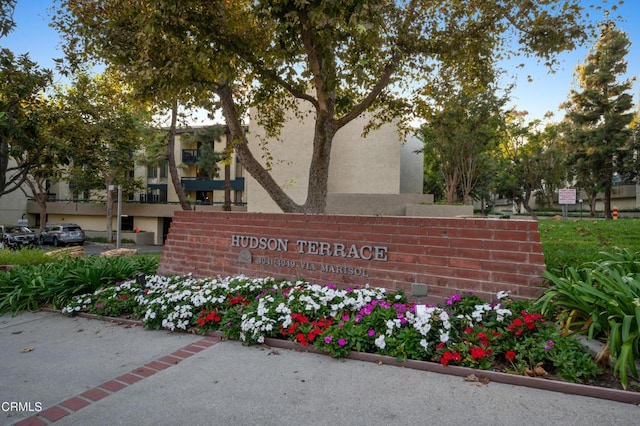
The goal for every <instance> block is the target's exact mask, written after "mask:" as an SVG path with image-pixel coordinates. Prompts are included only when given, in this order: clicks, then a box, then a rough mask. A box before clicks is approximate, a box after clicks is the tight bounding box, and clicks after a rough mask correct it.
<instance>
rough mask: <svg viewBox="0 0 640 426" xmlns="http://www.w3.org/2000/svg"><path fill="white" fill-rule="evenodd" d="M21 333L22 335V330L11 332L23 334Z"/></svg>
mask: <svg viewBox="0 0 640 426" xmlns="http://www.w3.org/2000/svg"><path fill="white" fill-rule="evenodd" d="M21 333H22V330H19V331H13V332H11V334H21Z"/></svg>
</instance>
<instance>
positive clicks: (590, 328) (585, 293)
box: [536, 250, 640, 388]
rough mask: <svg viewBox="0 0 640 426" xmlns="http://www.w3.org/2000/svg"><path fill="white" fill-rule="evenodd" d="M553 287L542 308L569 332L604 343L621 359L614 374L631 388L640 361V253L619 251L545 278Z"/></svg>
mask: <svg viewBox="0 0 640 426" xmlns="http://www.w3.org/2000/svg"><path fill="white" fill-rule="evenodd" d="M545 277H546V278H547V279H548V280H549V282H550V283H551V288H550V289H548V290H547V291H546V292H545V294H544V295H543V296H541V297H540V298H539V299H538V300H537V302H536V304H537V306H539V307H540V309H541V311H542V312H543V313H553V314H556V315H557V317H558V320H559V322H560V323H561V324H562V326H563V328H564V330H565V332H566V333H575V332H585V331H586V334H587V336H588V338H589V339H593V338H603V339H604V340H606V346H605V348H604V349H603V353H604V352H606V351H609V352H610V353H611V355H612V356H613V357H614V358H615V359H616V362H615V364H614V372H615V373H616V374H617V375H618V376H619V377H620V382H621V383H622V386H623V387H624V388H626V387H627V382H628V380H627V374H628V372H630V373H631V374H632V375H633V376H634V377H636V378H638V371H637V369H636V361H637V360H639V359H640V253H634V252H632V251H631V250H617V251H615V252H608V253H601V254H600V257H599V259H596V260H595V261H594V262H588V263H585V264H583V265H582V266H580V267H578V268H573V267H571V268H565V269H564V271H562V272H560V271H555V272H549V271H547V272H546V273H545Z"/></svg>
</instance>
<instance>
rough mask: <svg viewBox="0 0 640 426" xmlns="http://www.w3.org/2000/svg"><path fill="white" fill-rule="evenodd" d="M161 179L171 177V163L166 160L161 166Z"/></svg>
mask: <svg viewBox="0 0 640 426" xmlns="http://www.w3.org/2000/svg"><path fill="white" fill-rule="evenodd" d="M160 177H161V178H167V177H169V162H168V161H166V160H165V161H163V162H162V164H160Z"/></svg>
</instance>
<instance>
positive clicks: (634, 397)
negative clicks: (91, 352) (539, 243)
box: [15, 309, 640, 426]
mask: <svg viewBox="0 0 640 426" xmlns="http://www.w3.org/2000/svg"><path fill="white" fill-rule="evenodd" d="M42 310H43V311H48V312H54V313H60V311H57V310H53V309H42ZM78 316H80V317H83V318H88V319H98V320H103V321H108V322H112V323H116V324H121V325H136V326H143V325H144V324H143V322H142V321H139V320H131V319H121V318H112V317H101V316H98V315H93V314H86V313H80V314H78ZM223 340H225V336H224V334H223V333H222V332H220V331H209V332H207V333H206V334H205V337H204V338H203V339H202V340H200V341H198V342H195V343H191V344H189V345H187V346H185V347H183V348H181V349H178V350H177V351H175V352H173V353H171V354H169V355H166V356H163V357H161V358H158V359H157V360H154V361H151V362H149V363H147V364H145V365H143V366H141V367H138V368H136V369H134V370H132V371H131V372H129V373H126V374H123V375H121V376H118V377H116V378H115V379H113V380H110V381H107V382H105V383H103V384H101V385H99V386H97V387H95V388H92V389H89V390H87V391H85V392H83V393H81V394H80V395H77V396H74V397H72V398H69V399H67V400H65V401H62V402H60V403H59V404H57V405H55V406H53V407H50V408H47V409H45V410H43V411H41V412H40V413H38V414H37V415H34V416H31V417H28V418H26V419H24V420H22V421H20V422H17V423H15V425H16V426H27V425H29V426H31V425H47V424H50V423H53V422H55V421H57V420H59V419H61V418H62V417H64V416H67V415H68V414H70V413H72V412H74V411H78V410H81V409H82V408H84V407H86V406H88V405H90V404H91V403H93V402H95V401H98V400H100V399H102V398H105V397H107V396H109V395H110V394H112V393H114V392H117V391H119V390H121V389H124V388H125V387H127V386H130V385H133V384H135V383H136V382H138V381H140V380H143V379H145V378H146V377H149V376H151V375H153V374H156V373H157V372H159V371H162V370H164V369H166V368H170V367H171V366H173V365H175V364H177V363H179V362H180V361H182V360H183V359H186V358H189V357H190V356H192V355H194V354H196V353H198V352H200V351H202V350H204V349H206V348H208V347H210V346H213V345H215V344H216V343H219V342H221V341H223ZM264 344H265V345H268V346H270V347H275V348H280V349H289V350H295V351H298V352H310V353H316V354H321V355H327V356H328V354H327V353H325V352H322V351H319V350H317V349H315V348H313V347H309V346H302V345H300V344H299V343H296V342H291V341H288V340H282V339H274V338H266V339H265V341H264ZM348 358H349V359H353V360H357V361H365V362H375V363H378V364H387V365H393V366H399V367H404V368H412V369H415V370H421V371H428V372H433V373H439V374H448V375H453V376H459V377H469V376H470V375H472V374H473V375H475V376H476V377H478V378H482V377H484V378H486V379H488V380H489V381H492V382H496V383H504V384H511V385H516V386H526V387H531V388H536V389H541V390H547V391H552V392H561V393H565V394H571V395H579V396H588V397H592V398H599V399H606V400H611V401H617V402H622V403H628V404H635V405H638V404H640V392H631V391H624V390H617V389H607V388H600V387H597V386H588V385H580V384H575V383H567V382H559V381H554V380H548V379H544V378H535V377H526V376H517V375H514V374H507V373H500V372H496V371H487V370H475V369H473V368H468V367H457V366H446V367H445V366H442V365H440V364H438V363H434V362H426V361H416V360H405V361H398V360H396V359H395V358H393V357H389V356H384V355H377V354H370V353H362V352H351V354H350V355H349V356H348Z"/></svg>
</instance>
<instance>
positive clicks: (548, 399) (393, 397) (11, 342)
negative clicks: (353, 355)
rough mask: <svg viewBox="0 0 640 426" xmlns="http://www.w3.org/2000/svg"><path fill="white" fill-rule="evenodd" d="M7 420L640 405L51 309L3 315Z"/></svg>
mask: <svg viewBox="0 0 640 426" xmlns="http://www.w3.org/2000/svg"><path fill="white" fill-rule="evenodd" d="M0 342H1V345H0V359H1V361H0V403H1V404H2V406H1V408H2V411H1V412H0V425H5V424H7V425H10V424H18V425H26V424H32V425H44V424H49V423H55V424H56V425H177V424H180V425H212V424H213V425H253V424H255V425H258V424H259V425H285V426H286V425H296V426H297V425H410V424H414V425H423V424H424V425H430V424H445V425H466V424H469V425H511V424H528V425H545V426H546V425H549V424H558V425H602V424H616V425H637V424H638V419H639V418H640V408H639V407H637V406H635V405H632V404H625V403H620V402H613V401H607V400H601V399H596V398H590V397H582V396H575V395H566V394H562V393H558V392H550V391H545V390H539V389H531V388H527V387H521V386H513V385H507V384H500V383H495V382H491V383H489V384H487V385H481V384H480V383H477V382H467V381H464V380H463V379H462V378H460V377H455V376H449V375H443V374H437V373H430V372H425V371H417V370H413V369H409V368H399V367H394V366H390V365H378V364H375V363H370V362H363V361H355V360H344V359H340V360H337V359H333V358H331V357H329V356H325V355H318V354H313V353H301V352H296V351H292V350H287V349H276V348H270V347H266V346H254V347H246V346H243V345H242V344H241V343H239V342H230V341H220V339H218V338H215V337H203V336H197V335H189V334H179V333H167V332H165V331H149V330H144V329H142V328H141V327H138V326H123V325H117V324H113V323H109V322H105V321H99V320H90V319H86V318H68V317H64V316H62V315H59V314H56V313H51V312H38V313H23V314H20V315H18V316H16V317H11V316H2V317H0Z"/></svg>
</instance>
